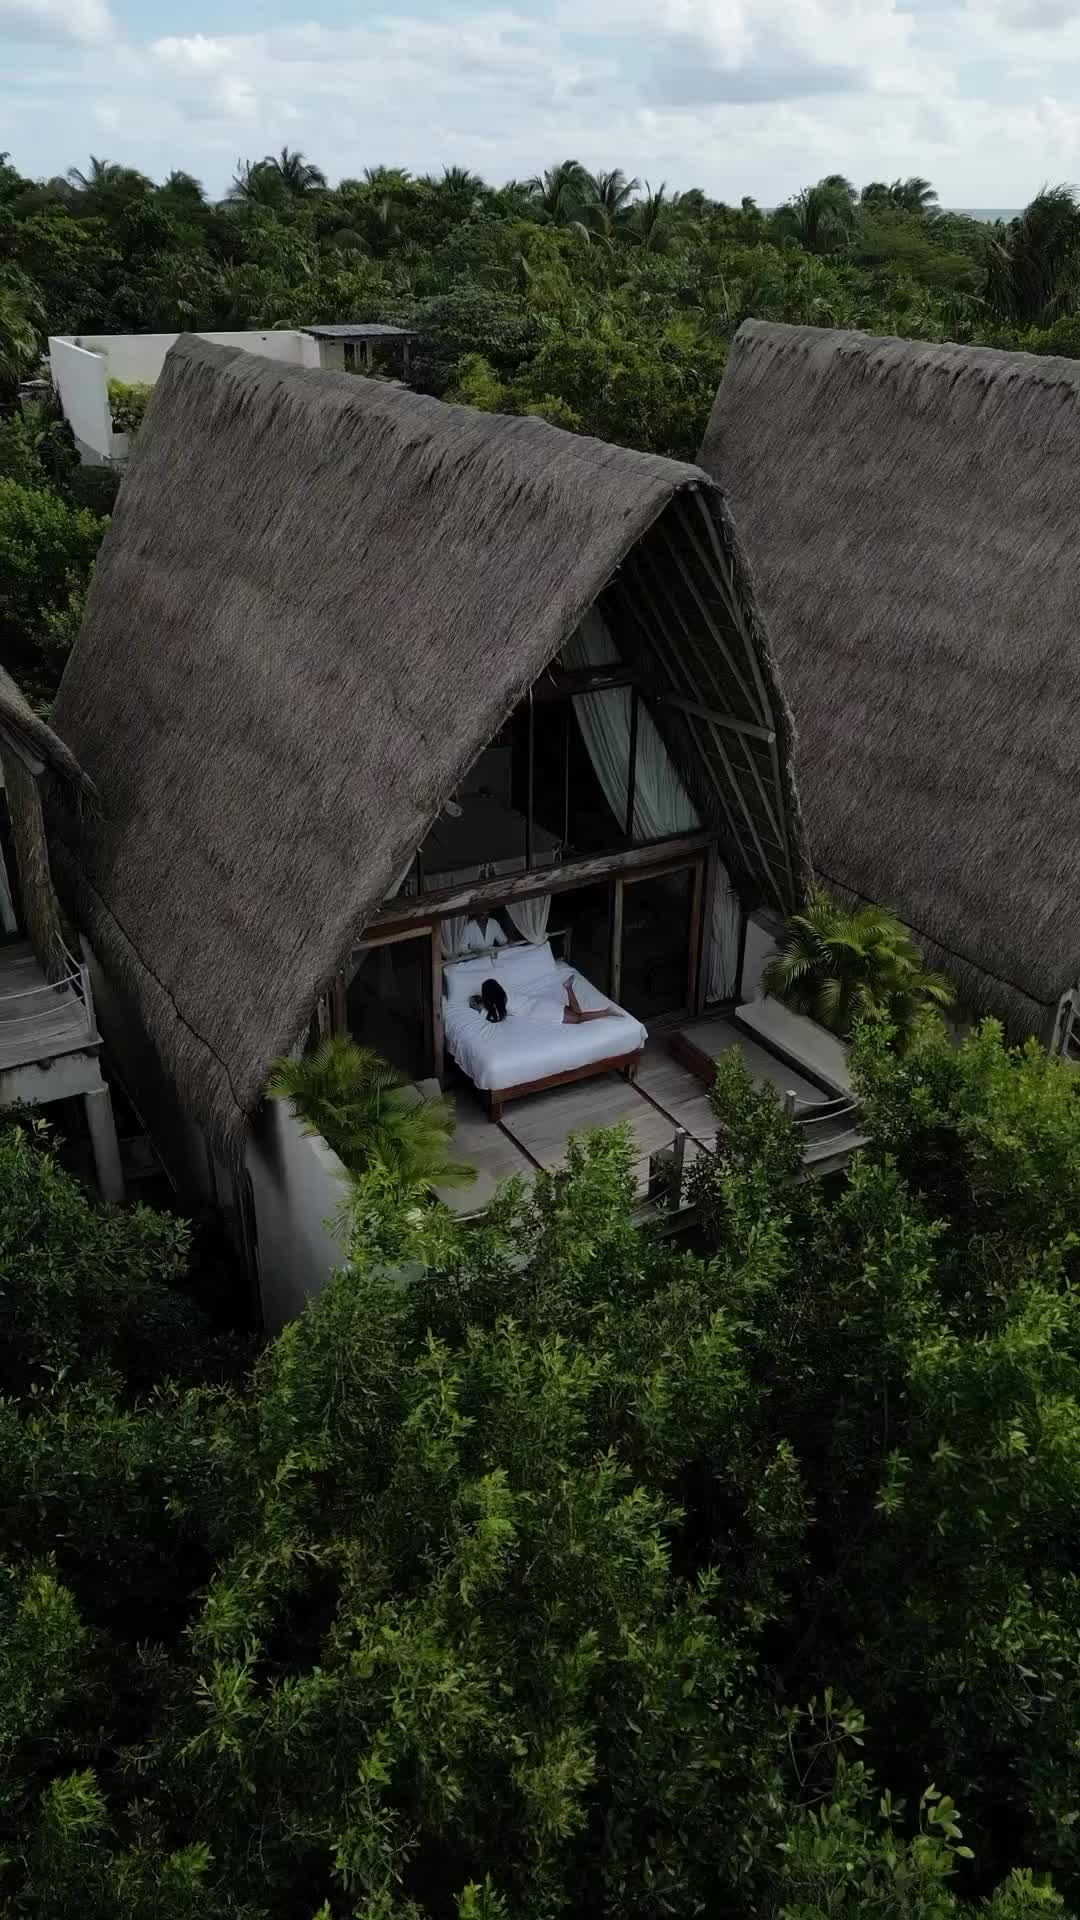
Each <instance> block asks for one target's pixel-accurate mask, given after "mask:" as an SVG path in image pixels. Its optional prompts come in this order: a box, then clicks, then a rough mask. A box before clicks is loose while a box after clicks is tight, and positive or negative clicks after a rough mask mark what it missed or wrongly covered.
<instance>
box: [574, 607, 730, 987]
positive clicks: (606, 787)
mask: <svg viewBox="0 0 1080 1920" xmlns="http://www.w3.org/2000/svg"><path fill="white" fill-rule="evenodd" d="M563 658H564V660H565V662H566V665H567V666H568V667H606V666H617V665H618V663H619V650H618V648H617V647H616V645H615V642H614V641H613V639H612V637H611V634H610V633H609V631H608V627H607V623H606V621H605V620H604V618H603V616H602V615H601V614H599V613H597V611H596V608H595V607H593V608H592V609H591V610H590V611H589V612H588V613H587V614H586V615H585V618H584V620H583V621H582V622H581V625H580V626H579V627H578V629H577V632H576V633H575V634H574V635H573V637H572V639H571V640H570V641H569V642H568V644H567V646H566V647H565V649H564V652H563ZM631 697H632V696H631V691H630V688H629V687H607V688H605V689H604V690H603V691H602V692H598V693H579V694H577V695H576V696H575V698H574V700H573V702H572V705H573V709H574V717H575V719H576V721H577V724H578V727H579V729H580V731H581V736H582V739H583V740H584V742H585V746H586V749H587V751H588V755H589V759H590V761H591V762H592V767H593V771H594V773H595V774H596V777H597V780H598V781H599V783H600V788H601V791H602V792H603V795H604V798H605V800H606V801H607V803H608V806H609V807H610V808H611V811H612V813H613V814H614V815H615V818H616V820H618V821H619V823H620V825H621V826H625V823H626V802H627V793H628V790H629V778H630V704H631ZM700 825H701V815H700V814H699V812H698V810H697V808H696V807H695V805H694V803H693V801H692V800H691V798H690V795H689V794H688V793H687V791H686V788H685V787H684V786H683V783H682V781H681V780H680V778H679V775H678V772H677V770H676V768H675V767H674V765H673V764H672V760H671V755H670V754H669V753H668V750H667V747H666V746H665V745H664V741H663V739H662V737H661V734H660V731H659V729H658V727H657V725H656V722H655V720H654V719H653V717H652V714H651V713H650V712H649V710H648V707H647V706H646V705H645V702H644V700H639V702H638V727H637V762H636V769H635V774H634V819H633V839H634V840H635V841H641V840H661V839H665V838H666V837H667V836H668V835H669V834H676V833H693V832H694V831H695V830H696V829H697V828H698V827H700ZM741 921H742V908H741V906H740V904H739V897H738V894H737V893H736V891H735V889H734V887H733V886H732V884H731V879H730V876H729V875H728V873H727V870H726V868H725V867H724V866H723V864H722V863H721V865H720V869H719V873H718V875H717V887H716V897H715V900H714V902H713V912H712V922H711V925H710V927H709V930H708V934H707V937H706V942H705V955H704V962H705V997H706V999H707V1000H727V999H730V998H733V997H734V996H735V994H736V993H737V991H738V983H737V978H736V976H737V972H738V964H739V930H740V925H741Z"/></svg>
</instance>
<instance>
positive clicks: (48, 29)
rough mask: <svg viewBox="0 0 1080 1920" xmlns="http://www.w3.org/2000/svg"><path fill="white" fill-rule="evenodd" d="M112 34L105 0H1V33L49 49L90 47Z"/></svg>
mask: <svg viewBox="0 0 1080 1920" xmlns="http://www.w3.org/2000/svg"><path fill="white" fill-rule="evenodd" d="M113 31H114V26H113V19H112V15H111V13H110V12H109V9H108V6H107V5H106V0H0V33H5V34H10V35H11V37H12V38H13V39H15V40H40V41H44V42H45V44H46V45H49V46H64V45H73V46H93V45H94V44H95V43H98V42H101V41H103V40H108V39H109V38H110V37H111V36H112V34H113Z"/></svg>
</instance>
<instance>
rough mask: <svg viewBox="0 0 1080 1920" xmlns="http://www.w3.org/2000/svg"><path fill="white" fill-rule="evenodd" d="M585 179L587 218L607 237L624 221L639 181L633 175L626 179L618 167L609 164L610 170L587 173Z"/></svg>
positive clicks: (627, 217)
mask: <svg viewBox="0 0 1080 1920" xmlns="http://www.w3.org/2000/svg"><path fill="white" fill-rule="evenodd" d="M586 179H587V184H588V194H589V200H588V204H587V207H586V218H587V219H588V221H589V223H590V225H593V224H595V226H596V227H597V228H598V230H599V231H600V232H601V233H604V234H606V235H607V236H608V238H609V239H610V237H611V236H612V235H613V234H614V233H615V232H616V231H617V230H618V229H619V228H620V227H624V226H625V225H626V223H627V220H628V219H629V217H630V205H631V202H632V200H633V198H634V195H635V193H637V191H638V188H639V187H640V185H641V182H640V180H638V178H637V176H636V175H635V177H634V178H633V179H632V180H628V179H627V177H626V175H625V173H624V172H623V170H622V168H621V167H612V169H611V171H610V173H590V174H588V175H587V176H586Z"/></svg>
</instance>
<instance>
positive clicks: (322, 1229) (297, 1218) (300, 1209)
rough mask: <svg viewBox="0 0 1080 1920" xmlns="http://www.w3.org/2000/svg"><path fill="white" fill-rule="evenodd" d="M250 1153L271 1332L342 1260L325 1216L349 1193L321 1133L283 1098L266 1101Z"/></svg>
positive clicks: (266, 1319) (265, 1311)
mask: <svg viewBox="0 0 1080 1920" xmlns="http://www.w3.org/2000/svg"><path fill="white" fill-rule="evenodd" d="M246 1159H247V1169H248V1173H249V1174H250V1176H251V1187H252V1194H253V1197H254V1202H255V1230H256V1233H257V1236H258V1257H259V1290H260V1293H261V1295H262V1308H263V1320H264V1323H265V1326H266V1330H267V1332H268V1333H273V1332H276V1331H277V1329H278V1328H279V1327H282V1326H284V1324H285V1322H286V1321H287V1320H292V1319H294V1318H295V1316H296V1315H297V1314H298V1313H299V1312H301V1310H302V1308H303V1307H304V1305H305V1303H306V1302H307V1301H308V1300H309V1299H310V1298H311V1297H312V1295H313V1294H316V1293H318V1292H320V1291H321V1289H322V1287H323V1286H324V1285H325V1283H326V1281H327V1280H328V1279H329V1277H330V1274H331V1272H332V1271H333V1269H334V1268H335V1267H339V1266H341V1264H342V1261H343V1257H344V1256H343V1251H342V1247H341V1244H340V1242H339V1241H338V1240H337V1239H336V1238H335V1236H334V1233H333V1232H332V1230H331V1227H330V1226H329V1225H328V1224H327V1223H328V1221H331V1220H332V1219H333V1217H334V1215H335V1214H336V1213H337V1212H338V1209H339V1208H340V1206H341V1204H342V1201H343V1200H344V1198H345V1195H346V1185H345V1170H344V1168H343V1167H342V1164H341V1161H340V1160H339V1159H338V1157H337V1155H336V1153H332V1152H331V1150H330V1148H329V1147H328V1146H327V1144H326V1141H325V1140H323V1139H322V1138H321V1136H320V1135H318V1134H306V1133H304V1132H303V1130H302V1128H301V1126H300V1122H299V1121H298V1120H294V1119H293V1116H292V1114H291V1113H290V1111H289V1109H288V1107H287V1105H286V1104H285V1102H284V1101H282V1100H268V1101H266V1102H265V1104H264V1106H263V1108H262V1110H261V1111H260V1113H259V1115H258V1118H257V1119H256V1121H255V1125H254V1127H253V1128H252V1132H251V1137H250V1140H249V1143H248V1149H247V1155H246Z"/></svg>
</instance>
